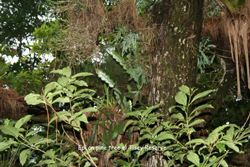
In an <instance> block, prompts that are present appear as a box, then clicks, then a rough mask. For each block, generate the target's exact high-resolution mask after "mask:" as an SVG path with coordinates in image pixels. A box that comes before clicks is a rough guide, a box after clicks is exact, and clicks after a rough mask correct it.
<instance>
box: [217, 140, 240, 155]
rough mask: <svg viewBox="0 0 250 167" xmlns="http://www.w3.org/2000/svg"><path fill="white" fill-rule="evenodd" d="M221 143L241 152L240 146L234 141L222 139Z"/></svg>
mask: <svg viewBox="0 0 250 167" xmlns="http://www.w3.org/2000/svg"><path fill="white" fill-rule="evenodd" d="M219 143H222V144H225V145H227V146H228V147H229V148H231V149H233V150H234V151H236V152H237V153H238V152H240V150H239V147H237V146H236V145H235V144H234V142H233V141H220V142H219Z"/></svg>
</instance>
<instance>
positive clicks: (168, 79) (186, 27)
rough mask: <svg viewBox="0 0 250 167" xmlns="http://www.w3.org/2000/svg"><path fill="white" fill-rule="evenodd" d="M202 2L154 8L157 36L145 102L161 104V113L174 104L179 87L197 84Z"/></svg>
mask: <svg viewBox="0 0 250 167" xmlns="http://www.w3.org/2000/svg"><path fill="white" fill-rule="evenodd" d="M202 7H203V0H199V1H193V0H188V1H183V0H175V1H174V0H165V1H162V3H161V4H158V5H156V6H155V8H154V13H153V15H154V16H155V18H154V19H155V21H156V23H157V24H158V25H159V27H158V32H160V33H159V36H158V39H157V41H158V42H157V43H156V45H155V50H154V52H153V53H152V62H151V82H150V86H151V87H150V93H149V98H148V103H149V104H150V105H155V104H157V103H162V104H163V105H164V107H163V108H162V112H163V113H164V114H165V115H166V116H167V115H168V108H169V107H170V106H172V105H173V104H174V103H175V100H174V96H175V94H176V93H177V91H178V87H179V86H181V85H183V84H185V85H187V86H190V87H194V86H195V84H196V67H197V56H196V53H197V51H196V48H197V46H198V45H199V38H200V32H201V25H202Z"/></svg>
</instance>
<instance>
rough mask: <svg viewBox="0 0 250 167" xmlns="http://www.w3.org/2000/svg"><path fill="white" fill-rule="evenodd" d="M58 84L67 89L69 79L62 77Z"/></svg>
mask: <svg viewBox="0 0 250 167" xmlns="http://www.w3.org/2000/svg"><path fill="white" fill-rule="evenodd" d="M57 82H58V83H59V84H60V85H62V86H63V87H66V86H67V83H68V78H66V77H60V78H58V80H57Z"/></svg>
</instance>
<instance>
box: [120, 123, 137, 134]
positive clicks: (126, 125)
mask: <svg viewBox="0 0 250 167" xmlns="http://www.w3.org/2000/svg"><path fill="white" fill-rule="evenodd" d="M137 122H138V121H134V120H128V122H126V124H125V126H124V128H123V132H125V131H126V129H127V127H128V126H129V125H130V124H132V123H137Z"/></svg>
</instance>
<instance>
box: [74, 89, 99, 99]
mask: <svg viewBox="0 0 250 167" xmlns="http://www.w3.org/2000/svg"><path fill="white" fill-rule="evenodd" d="M85 92H89V93H96V91H94V90H92V89H80V90H78V91H76V92H75V93H74V97H76V96H78V95H80V94H82V93H84V94H85Z"/></svg>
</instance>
